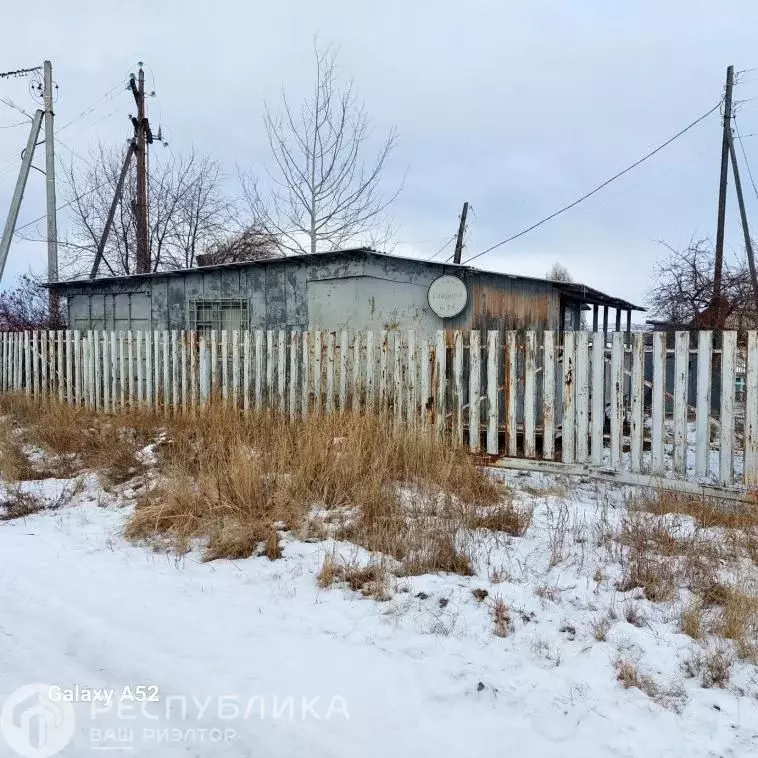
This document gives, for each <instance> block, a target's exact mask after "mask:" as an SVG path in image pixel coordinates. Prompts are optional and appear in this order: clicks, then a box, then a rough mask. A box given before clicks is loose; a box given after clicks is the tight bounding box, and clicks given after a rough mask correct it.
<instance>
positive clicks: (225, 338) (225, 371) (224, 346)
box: [221, 329, 271, 405]
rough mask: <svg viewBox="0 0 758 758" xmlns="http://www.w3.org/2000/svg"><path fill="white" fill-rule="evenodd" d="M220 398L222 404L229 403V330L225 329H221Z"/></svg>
mask: <svg viewBox="0 0 758 758" xmlns="http://www.w3.org/2000/svg"><path fill="white" fill-rule="evenodd" d="M269 334H271V332H269ZM221 399H222V400H223V403H224V405H228V404H229V332H228V331H227V330H226V329H222V330H221Z"/></svg>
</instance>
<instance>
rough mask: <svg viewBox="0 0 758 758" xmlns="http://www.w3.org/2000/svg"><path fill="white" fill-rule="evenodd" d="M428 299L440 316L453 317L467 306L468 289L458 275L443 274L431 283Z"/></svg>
mask: <svg viewBox="0 0 758 758" xmlns="http://www.w3.org/2000/svg"><path fill="white" fill-rule="evenodd" d="M427 300H428V301H429V307H430V308H431V309H432V310H433V311H434V312H435V313H436V314H437V315H438V316H439V317H440V318H452V317H453V316H457V315H458V314H459V313H461V311H463V309H464V308H465V307H466V303H467V301H468V290H467V289H466V285H465V283H464V282H463V280H461V279H459V278H458V277H457V276H451V275H450V274H443V275H442V276H440V277H437V279H435V280H434V281H433V282H432V283H431V284H430V285H429V292H428V294H427Z"/></svg>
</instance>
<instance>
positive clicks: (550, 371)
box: [542, 332, 555, 461]
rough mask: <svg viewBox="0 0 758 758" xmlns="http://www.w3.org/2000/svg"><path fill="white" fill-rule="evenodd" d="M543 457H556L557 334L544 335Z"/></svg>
mask: <svg viewBox="0 0 758 758" xmlns="http://www.w3.org/2000/svg"><path fill="white" fill-rule="evenodd" d="M542 457H543V458H544V459H545V460H548V461H551V460H553V458H554V457H555V336H554V333H553V332H544V333H543V335H542Z"/></svg>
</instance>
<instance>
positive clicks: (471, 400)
mask: <svg viewBox="0 0 758 758" xmlns="http://www.w3.org/2000/svg"><path fill="white" fill-rule="evenodd" d="M468 378H469V382H468V442H469V447H470V448H471V450H472V451H473V452H479V449H480V448H481V431H482V425H481V407H480V405H479V403H480V399H479V394H480V392H481V388H482V342H481V335H480V332H479V331H478V330H477V329H474V330H472V331H471V333H470V336H469V377H468Z"/></svg>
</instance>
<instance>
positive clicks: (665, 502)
mask: <svg viewBox="0 0 758 758" xmlns="http://www.w3.org/2000/svg"><path fill="white" fill-rule="evenodd" d="M628 505H629V509H630V510H640V511H647V512H648V513H653V514H655V515H656V516H664V515H666V514H669V513H677V514H682V515H686V516H691V517H692V518H694V519H695V521H696V522H697V524H698V526H701V527H704V528H712V527H720V528H724V529H748V528H753V527H758V502H751V503H735V502H732V501H726V500H718V499H715V498H708V497H703V496H697V495H690V494H685V493H678V492H669V491H666V490H649V491H647V492H644V493H642V494H639V495H636V496H634V497H632V498H631V500H630V501H629V503H628Z"/></svg>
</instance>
